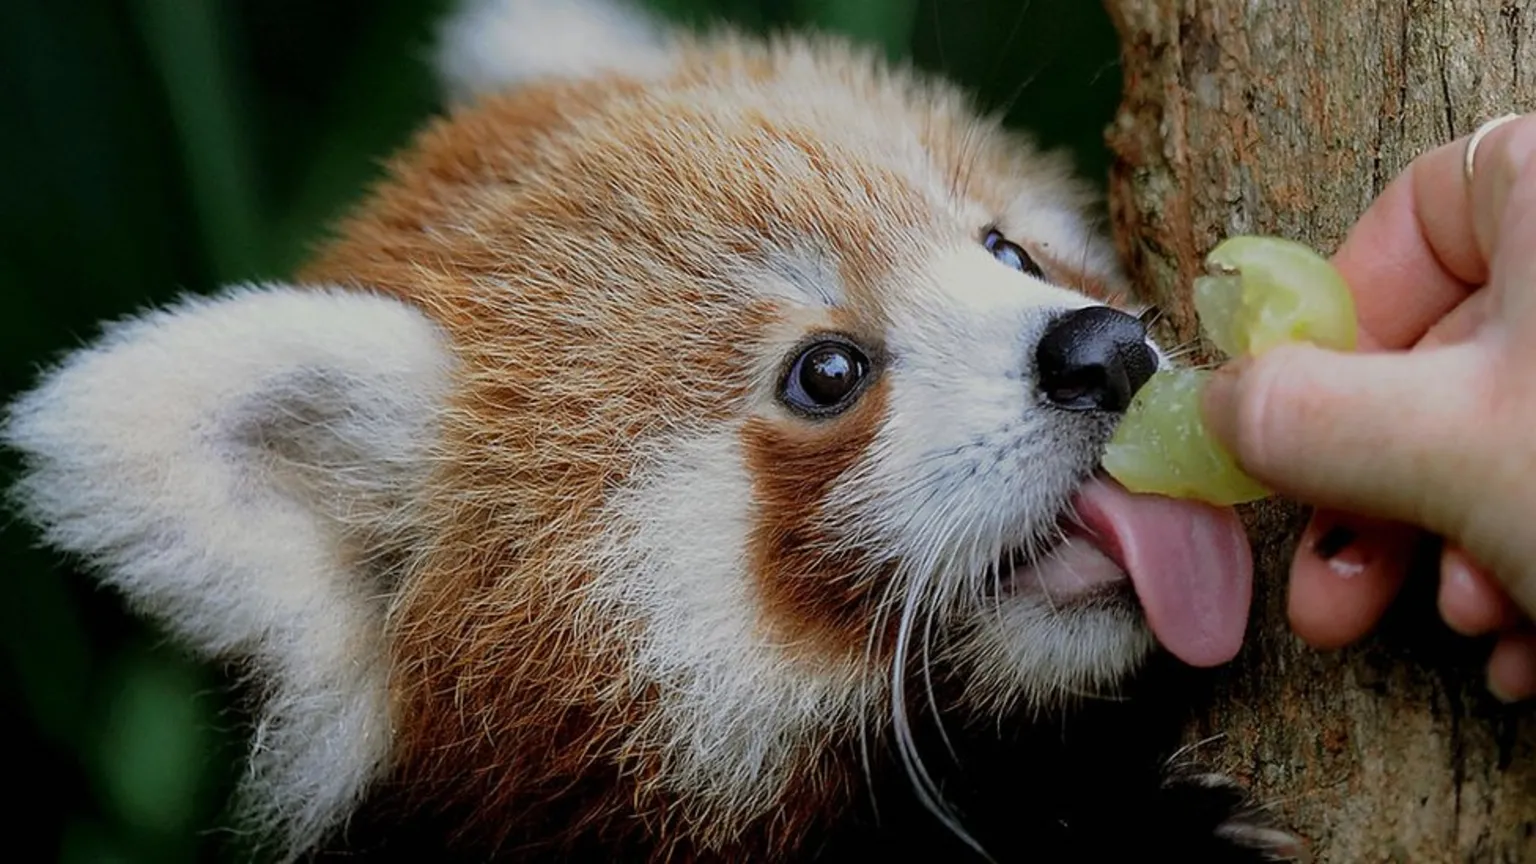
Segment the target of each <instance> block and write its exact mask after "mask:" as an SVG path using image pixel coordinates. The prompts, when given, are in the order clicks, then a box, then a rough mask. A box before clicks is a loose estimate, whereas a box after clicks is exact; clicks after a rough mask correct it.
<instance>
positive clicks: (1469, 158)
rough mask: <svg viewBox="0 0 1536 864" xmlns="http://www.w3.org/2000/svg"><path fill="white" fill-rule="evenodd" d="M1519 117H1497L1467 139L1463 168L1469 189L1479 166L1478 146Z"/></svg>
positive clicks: (1478, 128) (1506, 115) (1516, 115)
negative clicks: (1494, 132) (1494, 131)
mask: <svg viewBox="0 0 1536 864" xmlns="http://www.w3.org/2000/svg"><path fill="white" fill-rule="evenodd" d="M1519 117H1520V115H1519V114H1505V115H1504V116H1503V117H1495V118H1493V119H1492V120H1489V121H1488V122H1486V123H1484V124H1483V125H1481V126H1479V127H1477V131H1476V132H1473V133H1472V137H1470V138H1468V139H1467V152H1466V156H1465V157H1464V158H1463V160H1462V164H1461V168H1462V173H1463V174H1464V175H1465V176H1466V178H1467V187H1468V188H1471V186H1472V169H1473V168H1474V167H1476V165H1477V145H1478V144H1480V143H1482V140H1483V136H1484V135H1487V134H1488V133H1489V132H1492V131H1493V130H1495V129H1497V128H1498V127H1500V126H1503V125H1504V124H1505V123H1508V122H1509V121H1511V120H1517V119H1519Z"/></svg>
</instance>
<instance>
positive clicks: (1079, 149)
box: [0, 0, 1120, 864]
mask: <svg viewBox="0 0 1536 864" xmlns="http://www.w3.org/2000/svg"><path fill="white" fill-rule="evenodd" d="M650 2H651V3H652V5H654V6H655V7H657V8H658V9H660V10H661V11H663V12H664V13H665V14H668V15H670V16H672V17H674V18H675V19H677V20H679V21H682V22H686V23H690V24H706V23H708V22H710V21H712V20H717V19H718V20H726V21H730V22H733V23H735V24H736V25H738V26H742V27H747V28H751V29H765V28H779V27H786V26H799V25H811V26H817V27H822V28H826V29H830V30H835V31H838V32H841V33H844V34H847V35H849V36H850V37H852V38H855V39H859V40H861V41H865V42H868V43H871V44H873V45H876V46H879V47H880V48H882V49H883V50H884V51H885V52H886V53H887V54H888V55H890V56H891V57H893V58H896V59H906V60H911V61H912V62H914V63H916V64H918V65H920V66H922V67H924V68H927V69H931V70H935V71H941V72H944V73H946V74H948V75H950V76H952V77H954V78H956V79H957V80H959V81H960V82H961V83H963V84H965V85H967V86H969V87H971V88H972V89H973V90H974V91H975V92H976V93H977V95H978V98H979V101H980V104H982V105H983V106H985V107H987V108H989V109H991V110H1003V109H1006V110H1007V116H1008V119H1009V121H1010V122H1011V123H1012V124H1013V125H1015V126H1018V127H1022V128H1026V129H1029V130H1031V131H1033V132H1034V133H1035V134H1036V135H1037V137H1038V138H1039V140H1040V141H1041V142H1042V143H1043V144H1045V145H1047V146H1051V147H1066V148H1070V149H1072V150H1073V151H1075V153H1076V155H1077V158H1078V164H1079V166H1080V167H1081V168H1082V169H1083V170H1084V171H1085V172H1086V173H1088V175H1089V176H1092V177H1101V176H1102V175H1103V172H1104V170H1105V169H1106V167H1107V165H1108V160H1107V156H1106V154H1105V152H1104V149H1103V145H1102V133H1103V128H1104V126H1105V124H1106V123H1107V122H1108V121H1109V119H1110V117H1111V116H1112V113H1113V110H1114V106H1115V101H1116V99H1117V97H1118V91H1119V83H1120V72H1119V69H1118V66H1117V64H1116V47H1115V43H1114V35H1113V32H1112V30H1111V29H1110V27H1109V24H1108V22H1107V20H1105V18H1104V14H1103V12H1102V9H1101V8H1100V6H1099V4H1098V3H1094V2H1089V0H1033V2H1030V0H777V2H775V0H650ZM444 6H445V2H444V0H325V2H313V0H223V2H211V0H118V2H113V0H94V2H93V0H83V2H61V3H50V2H47V0H5V2H3V3H0V61H3V62H0V85H3V86H0V130H3V132H0V327H3V330H4V337H5V338H3V339H0V397H8V396H9V394H12V393H14V392H15V391H16V390H17V389H19V388H21V387H23V386H25V385H27V384H28V383H29V382H30V381H32V380H33V378H34V376H35V374H36V372H37V369H38V367H39V366H40V364H42V363H45V362H47V361H48V360H49V359H51V358H53V357H55V356H57V354H58V352H60V351H61V350H63V349H66V348H68V347H70V346H74V345H77V344H79V343H80V342H81V341H82V340H84V339H86V338H89V337H90V336H91V335H92V334H93V333H95V332H96V328H97V326H98V323H99V322H100V321H101V320H102V319H106V318H114V317H118V316H122V315H125V314H128V313H130V312H132V311H134V310H136V309H138V308H141V307H143V306H144V305H147V304H150V303H158V302H164V301H166V300H168V299H170V298H172V297H174V296H176V295H177V294H178V293H181V292H207V291H210V290H212V289H214V288H215V287H217V286H218V285H220V284H223V283H227V282H231V281H244V280H256V279H263V278H275V277H280V276H282V275H283V274H284V273H285V272H287V271H288V270H289V269H290V268H292V267H293V266H294V265H295V264H296V263H297V262H298V261H299V260H301V259H302V258H303V256H304V255H305V253H306V251H307V249H308V248H309V244H311V243H313V242H315V240H316V239H317V238H318V236H319V235H320V232H321V231H322V230H323V229H324V227H325V225H326V224H327V223H328V221H330V220H332V219H333V218H335V217H336V215H337V214H338V213H339V212H340V210H341V208H344V207H345V206H346V205H347V204H348V202H349V201H352V200H354V199H355V198H356V196H357V195H358V193H359V190H360V189H361V188H362V187H363V186H364V185H365V184H366V183H367V182H368V181H369V179H370V178H371V177H373V176H375V174H376V172H377V170H378V164H379V160H380V159H381V158H383V157H385V156H387V155H388V154H389V152H390V151H391V150H392V149H393V148H395V147H397V146H398V145H400V144H401V143H402V142H403V141H404V140H405V139H406V137H407V136H408V135H409V134H410V132H411V130H412V129H413V128H414V127H415V126H416V124H418V123H419V122H420V121H421V120H422V119H423V118H425V117H426V116H427V115H429V114H430V113H431V112H432V111H433V110H435V108H436V107H437V102H436V97H435V93H434V89H433V86H432V81H431V78H430V76H429V74H428V72H427V70H426V68H425V67H424V65H423V62H422V61H423V58H424V57H425V55H426V52H427V49H428V48H429V46H430V44H431V38H432V24H433V21H434V19H435V18H436V17H437V15H438V14H440V12H441V11H442V9H443V8H444ZM4 459H5V461H4V462H0V472H4V473H3V474H0V479H4V477H7V476H9V474H10V472H12V471H14V470H15V464H14V460H13V459H12V458H11V457H10V455H9V454H7V455H6V456H5V457H4ZM0 552H3V555H4V558H3V561H4V563H5V568H6V577H7V578H6V580H5V582H4V583H3V584H4V588H3V590H4V592H5V595H4V602H3V603H0V651H3V653H4V656H5V661H6V662H5V664H4V666H3V667H0V669H3V673H0V699H3V700H4V703H5V710H4V713H3V717H4V723H5V731H6V732H8V733H9V735H8V736H7V738H6V740H8V741H10V742H11V746H12V747H13V750H14V752H16V753H18V754H20V770H19V771H16V772H15V773H13V774H12V776H13V777H15V778H16V779H17V780H19V781H20V782H18V783H17V784H16V788H15V789H14V790H13V795H12V797H11V803H10V804H9V805H8V807H7V810H8V814H7V815H8V821H9V822H10V824H12V825H13V826H15V828H16V829H17V830H14V831H13V832H12V835H13V838H14V839H13V843H12V845H13V848H15V849H26V850H31V851H30V852H28V853H27V854H26V858H25V859H24V860H37V861H62V862H71V864H73V862H157V864H174V862H181V861H193V860H219V859H220V857H221V856H224V855H227V853H228V852H229V849H230V844H229V839H230V838H229V837H228V836H227V832H221V831H220V830H219V828H220V825H221V819H222V818H223V817H224V815H225V814H224V807H225V806H226V801H227V796H228V794H229V792H230V789H231V788H232V785H233V782H234V780H235V779H236V777H237V773H236V772H237V771H238V759H239V757H240V755H241V752H242V747H243V746H244V743H245V739H244V737H243V736H244V733H245V731H246V729H245V727H244V726H243V723H244V722H245V721H246V719H247V717H246V716H245V715H244V714H242V712H241V710H240V703H239V702H238V701H237V698H236V694H235V693H234V691H233V689H232V687H231V683H232V681H233V678H234V674H235V672H236V671H237V670H225V669H219V668H213V667H210V666H207V665H204V664H199V663H196V662H193V661H192V660H190V659H189V658H188V657H186V656H185V655H184V654H182V653H181V652H179V651H178V650H177V649H176V647H175V646H174V645H172V644H169V643H168V642H167V641H166V639H165V637H164V634H162V633H160V632H158V631H157V630H155V629H153V628H152V627H149V626H147V625H145V624H144V622H142V621H141V620H139V619H136V618H134V617H132V616H131V615H130V614H128V612H127V611H125V610H124V608H123V606H122V604H121V602H120V600H119V598H117V597H116V596H115V595H113V594H111V593H110V592H105V591H102V590H100V589H98V588H95V587H94V586H93V583H91V582H90V581H89V580H88V579H87V578H86V577H85V576H84V575H82V573H81V572H80V571H79V569H78V568H77V567H76V566H74V564H73V562H70V561H67V560H63V559H60V558H58V557H57V556H54V555H51V554H49V553H47V552H46V551H42V550H40V549H38V548H37V538H36V536H35V534H34V533H32V532H31V531H30V530H29V529H28V528H27V527H26V526H24V525H21V524H17V523H15V522H14V520H11V519H6V520H0Z"/></svg>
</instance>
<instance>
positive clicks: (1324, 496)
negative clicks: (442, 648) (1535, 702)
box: [1205, 115, 1536, 700]
mask: <svg viewBox="0 0 1536 864" xmlns="http://www.w3.org/2000/svg"><path fill="white" fill-rule="evenodd" d="M1467 152H1468V140H1467V139H1462V140H1459V141H1457V142H1454V143H1452V144H1448V145H1446V146H1443V147H1440V148H1438V149H1436V150H1433V151H1431V152H1429V153H1427V154H1425V155H1423V156H1421V157H1419V158H1418V159H1417V160H1415V161H1414V162H1413V163H1412V164H1411V165H1409V167H1408V168H1407V169H1406V170H1405V171H1404V172H1403V174H1402V175H1401V176H1399V177H1398V178H1397V179H1396V180H1395V181H1393V182H1392V184H1391V185H1389V186H1388V187H1387V189H1386V190H1385V191H1384V192H1383V193H1382V195H1381V197H1380V198H1378V199H1377V200H1376V201H1375V203H1373V204H1372V205H1371V207H1370V208H1369V209H1368V210H1367V211H1366V212H1365V214H1364V215H1363V216H1362V217H1361V219H1360V220H1359V222H1358V223H1356V225H1355V226H1354V228H1353V230H1352V231H1351V232H1350V234H1349V236H1348V237H1347V238H1346V240H1345V242H1344V244H1343V245H1342V246H1341V247H1340V249H1339V250H1338V252H1337V254H1336V255H1335V256H1334V259H1333V261H1334V264H1335V265H1336V266H1337V267H1338V268H1339V270H1340V271H1341V272H1342V273H1343V275H1344V278H1345V279H1346V281H1348V283H1349V284H1350V286H1351V290H1352V291H1353V292H1354V295H1355V302H1356V306H1357V310H1358V312H1359V316H1360V324H1361V337H1360V348H1361V351H1360V353H1357V354H1339V353H1335V352H1330V351H1326V350H1324V349H1320V348H1315V347H1311V346H1305V345H1296V346H1285V347H1282V348H1277V349H1274V350H1272V351H1270V352H1267V353H1266V354H1264V355H1262V356H1261V357H1259V358H1257V359H1252V360H1243V361H1239V362H1236V363H1233V364H1231V365H1230V366H1228V367H1226V368H1225V369H1223V370H1222V371H1221V372H1220V373H1219V374H1217V375H1216V376H1215V379H1214V380H1213V382H1212V385H1211V387H1210V388H1209V390H1208V392H1207V395H1206V403H1205V408H1206V415H1207V420H1208V422H1209V424H1210V426H1211V429H1212V432H1213V433H1214V434H1215V435H1216V437H1217V438H1218V440H1221V441H1222V442H1223V443H1224V444H1225V445H1226V446H1227V447H1228V448H1229V449H1230V450H1231V452H1232V453H1233V455H1234V456H1235V457H1236V458H1237V460H1238V462H1239V463H1240V464H1241V465H1242V466H1243V468H1244V470H1246V471H1247V472H1248V473H1249V474H1251V475H1252V476H1254V477H1255V478H1256V479H1258V480H1260V481H1261V482H1263V483H1265V484H1266V485H1268V486H1269V487H1270V488H1271V489H1274V490H1275V491H1276V492H1278V493H1280V494H1282V495H1286V496H1287V497H1291V498H1293V499H1295V500H1298V501H1302V502H1305V503H1308V504H1312V505H1314V506H1316V507H1318V508H1319V509H1318V510H1317V512H1315V513H1314V515H1313V517H1312V519H1311V522H1310V524H1309V525H1308V527H1307V530H1306V532H1305V533H1304V534H1303V537H1302V542H1301V545H1300V547H1299V548H1298V550H1297V553H1296V556H1295V559H1294V561H1293V563H1292V568H1291V591H1290V598H1289V614H1290V619H1291V624H1292V627H1293V628H1294V629H1295V631H1296V632H1297V634H1298V635H1300V636H1301V637H1302V638H1303V639H1305V640H1307V641H1308V642H1309V643H1311V644H1313V645H1315V646H1318V647H1338V646H1342V645H1345V644H1348V643H1350V642H1353V641H1354V640H1356V639H1358V638H1360V637H1361V636H1363V635H1365V633H1366V632H1367V631H1369V630H1370V629H1371V628H1372V627H1374V626H1375V625H1376V623H1377V621H1379V620H1380V618H1381V616H1382V614H1383V613H1384V612H1385V611H1386V608H1387V606H1388V605H1389V604H1390V603H1391V601H1392V599H1393V598H1394V597H1395V595H1396V594H1397V592H1398V589H1399V588H1400V587H1401V585H1402V582H1403V579H1404V576H1405V574H1406V572H1407V567H1408V563H1409V562H1408V559H1409V556H1410V554H1411V552H1412V548H1413V546H1414V545H1415V541H1416V540H1417V538H1418V535H1419V534H1420V532H1421V531H1422V530H1427V531H1430V532H1433V533H1434V534H1438V535H1440V536H1442V537H1444V538H1446V541H1447V542H1446V546H1445V549H1446V551H1445V552H1444V554H1443V555H1442V560H1441V566H1440V588H1439V607H1440V613H1441V615H1442V617H1443V618H1444V619H1445V621H1446V623H1447V624H1448V625H1450V626H1451V627H1452V628H1453V629H1455V630H1457V631H1458V632H1461V633H1464V634H1467V635H1483V634H1491V633H1497V634H1499V637H1498V641H1497V644H1496V645H1495V647H1494V650H1493V654H1492V656H1491V657H1490V658H1489V664H1488V682H1489V686H1490V688H1491V689H1492V690H1493V692H1494V693H1495V694H1497V695H1499V696H1500V697H1501V698H1505V699H1509V700H1515V699H1522V698H1527V697H1530V696H1533V695H1536V632H1533V630H1532V628H1531V627H1530V623H1531V618H1532V616H1533V615H1536V530H1532V529H1531V528H1529V527H1528V525H1529V524H1530V523H1531V522H1533V521H1536V115H1527V116H1524V117H1520V118H1517V119H1514V120H1512V121H1511V122H1505V123H1501V124H1500V125H1498V126H1495V127H1491V128H1487V129H1486V134H1485V135H1484V136H1483V137H1482V138H1481V140H1480V141H1479V143H1478V144H1477V146H1476V148H1475V158H1476V166H1475V167H1476V170H1475V171H1473V172H1471V174H1470V175H1467V173H1466V172H1465V170H1464V167H1463V159H1464V157H1465V155H1466V154H1467Z"/></svg>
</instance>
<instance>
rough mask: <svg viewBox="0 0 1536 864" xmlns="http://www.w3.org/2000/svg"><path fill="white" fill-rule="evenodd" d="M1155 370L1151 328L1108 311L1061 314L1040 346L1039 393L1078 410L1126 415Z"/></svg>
mask: <svg viewBox="0 0 1536 864" xmlns="http://www.w3.org/2000/svg"><path fill="white" fill-rule="evenodd" d="M1155 371H1157V355H1155V354H1153V353H1152V348H1151V347H1150V346H1149V345H1148V344H1147V328H1146V327H1145V326H1144V325H1143V324H1142V323H1141V321H1140V320H1139V319H1137V318H1135V317H1133V316H1131V315H1127V314H1125V313H1124V312H1121V311H1119V310H1118V309H1111V308H1110V307H1108V306H1089V307H1087V308H1086V309H1075V310H1073V311H1071V312H1068V313H1066V314H1065V315H1062V316H1061V317H1059V318H1057V319H1056V320H1055V321H1053V322H1051V326H1050V327H1049V328H1047V329H1046V331H1045V335H1044V336H1042V337H1041V338H1040V344H1039V345H1037V346H1035V373H1036V377H1037V379H1038V381H1039V385H1040V391H1041V392H1042V393H1044V394H1045V398H1046V399H1048V400H1050V402H1051V403H1052V404H1054V405H1057V406H1059V407H1062V408H1067V409H1071V410H1073V411H1117V412H1118V411H1124V410H1125V409H1126V406H1128V405H1130V404H1131V397H1132V396H1135V395H1136V391H1137V390H1140V389H1141V385H1143V384H1145V383H1147V379H1148V378H1151V377H1152V373H1153V372H1155Z"/></svg>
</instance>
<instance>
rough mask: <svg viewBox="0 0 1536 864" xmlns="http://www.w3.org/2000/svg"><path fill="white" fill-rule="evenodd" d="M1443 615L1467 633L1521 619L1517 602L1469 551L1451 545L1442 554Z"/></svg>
mask: <svg viewBox="0 0 1536 864" xmlns="http://www.w3.org/2000/svg"><path fill="white" fill-rule="evenodd" d="M1437 603H1438V605H1439V607H1440V617H1441V618H1444V619H1445V623H1446V624H1447V625H1448V626H1449V627H1450V628H1451V629H1452V630H1455V631H1456V632H1457V633H1460V634H1462V635H1463V636H1484V635H1487V634H1489V633H1493V632H1495V631H1498V630H1507V629H1509V628H1511V627H1514V626H1515V625H1516V624H1518V623H1519V622H1520V620H1521V617H1522V616H1521V615H1520V611H1519V609H1517V608H1516V607H1515V604H1514V601H1512V600H1510V599H1509V595H1508V594H1505V593H1504V589H1503V588H1500V587H1499V585H1498V583H1497V582H1495V581H1494V580H1493V579H1492V578H1491V577H1490V576H1488V574H1486V573H1484V572H1483V570H1482V568H1480V567H1478V566H1477V565H1476V564H1475V563H1474V562H1473V561H1472V559H1471V558H1470V557H1468V555H1467V554H1466V552H1465V551H1464V550H1462V549H1460V548H1458V547H1456V546H1453V545H1449V544H1447V545H1446V547H1445V549H1444V551H1442V552H1441V555H1440V592H1439V595H1438V599H1437Z"/></svg>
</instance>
